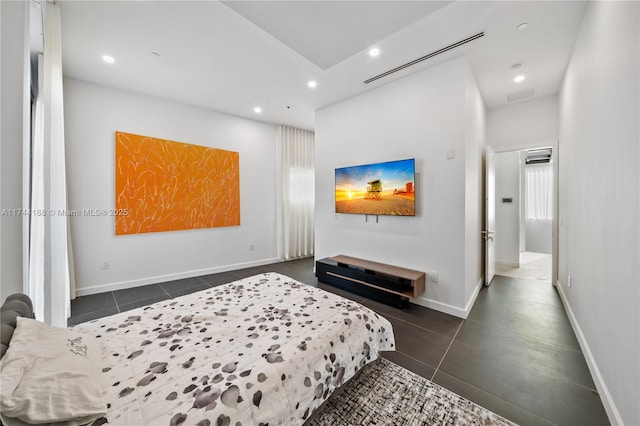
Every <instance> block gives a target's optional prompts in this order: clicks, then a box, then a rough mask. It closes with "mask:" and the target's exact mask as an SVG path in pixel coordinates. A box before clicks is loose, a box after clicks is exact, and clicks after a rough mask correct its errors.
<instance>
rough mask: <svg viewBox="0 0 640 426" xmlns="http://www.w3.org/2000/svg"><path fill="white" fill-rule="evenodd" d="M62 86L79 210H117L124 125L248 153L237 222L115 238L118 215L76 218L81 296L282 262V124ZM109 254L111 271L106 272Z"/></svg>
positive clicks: (72, 196) (72, 194)
mask: <svg viewBox="0 0 640 426" xmlns="http://www.w3.org/2000/svg"><path fill="white" fill-rule="evenodd" d="M64 84H65V92H64V96H65V126H66V128H65V131H66V139H67V167H68V182H69V203H70V208H71V209H100V208H113V207H114V202H115V201H114V193H115V172H114V170H115V166H114V161H115V136H114V133H115V131H116V130H119V131H124V132H128V133H135V134H141V135H147V136H154V137H158V138H163V139H169V140H174V141H179V142H185V143H191V144H195V145H203V146H211V147H215V148H221V149H226V150H233V151H238V152H239V153H240V208H241V212H240V226H239V227H224V228H210V229H196V230H186V231H173V232H159V233H148V234H139V235H125V236H116V235H115V221H114V218H113V217H72V218H71V232H72V239H73V245H74V255H75V269H76V281H77V284H76V286H77V287H78V289H79V292H78V293H79V294H80V295H82V294H90V293H95V292H102V291H107V290H111V289H114V288H123V287H131V286H137V285H142V284H147V283H152V282H160V281H165V280H170V279H177V278H182V277H186V276H194V275H200V274H204V273H211V272H218V271H222V270H228V269H236V268H240V267H246V266H250V265H255V264H263V263H270V262H273V261H274V260H275V257H276V246H275V241H276V240H275V225H276V219H275V212H276V209H275V201H274V200H275V134H276V126H274V125H270V124H264V123H260V122H257V121H252V120H247V119H243V118H238V117H233V116H229V115H224V114H220V113H217V112H213V111H208V110H203V109H199V108H195V107H191V106H187V105H183V104H178V103H173V102H169V101H165V100H161V99H157V98H152V97H148V96H143V95H138V94H134V93H130V92H125V91H120V90H115V89H110V88H106V87H101V86H97V85H93V84H88V83H84V82H80V81H76V80H71V79H65V81H64ZM249 244H254V245H255V250H254V251H251V252H250V251H249ZM103 259H108V260H110V263H111V267H110V268H109V269H106V270H103V269H101V261H102V260H103Z"/></svg>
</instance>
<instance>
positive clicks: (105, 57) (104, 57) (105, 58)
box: [102, 55, 116, 64]
mask: <svg viewBox="0 0 640 426" xmlns="http://www.w3.org/2000/svg"><path fill="white" fill-rule="evenodd" d="M102 60H103V61H105V62H106V63H108V64H113V63H114V62H115V61H116V60H115V59H114V58H113V56H111V55H102Z"/></svg>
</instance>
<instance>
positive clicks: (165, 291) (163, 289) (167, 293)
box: [158, 284, 173, 299]
mask: <svg viewBox="0 0 640 426" xmlns="http://www.w3.org/2000/svg"><path fill="white" fill-rule="evenodd" d="M158 286H160V288H161V289H162V291H164V293H165V294H166V295H167V296H169V299H173V296H172V295H170V294H169V292H168V291H167V290H166V289H165V288H164V287H162V284H158Z"/></svg>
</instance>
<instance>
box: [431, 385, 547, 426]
mask: <svg viewBox="0 0 640 426" xmlns="http://www.w3.org/2000/svg"><path fill="white" fill-rule="evenodd" d="M442 374H444V375H446V376H449V377H451V378H452V379H453V380H457V381H458V382H460V383H464V384H465V385H467V386H469V387H470V388H473V389H475V390H477V391H480V392H483V393H486V394H487V395H490V396H491V397H493V398H495V399H497V400H499V401H502V402H504V403H505V404H508V405H510V406H512V407H515V408H517V409H519V410H522V411H525V412H527V413H529V414H531V415H532V416H534V417H537V418H539V419H541V420H543V421H545V422H547V423H549V424H551V425H556V426H558V424H557V423H555V422H553V421H551V420H549V419H547V418H544V417H541V416H540V415H538V414H536V413H534V412H532V411H530V410H528V409H526V408H523V407H521V406H519V405H516V404H514V403H513V402H509V401H507V400H506V399H503V398H501V397H499V396H498V395H494V394H493V393H491V392H489V391H487V390H484V389H481V388H479V387H477V386H475V385H472V384H471V383H467V382H465V381H464V380H462V379H459V378H457V377H455V376H452V375H451V374H449V373H442ZM432 383H434V384H436V385H438V386H440V387H442V388H445V389H447V388H446V387H444V386H442V385H439V384H438V383H436V382H433V381H432ZM450 392H453V391H451V390H450ZM454 393H455V392H454ZM458 395H459V394H458ZM460 396H462V395H460ZM463 398H465V397H463ZM465 399H467V400H469V401H471V400H470V399H469V398H465ZM471 402H473V401H471ZM474 404H477V403H475V402H474ZM478 405H479V404H478ZM492 411H493V410H492ZM494 412H495V411H494ZM496 414H499V413H496ZM499 415H500V416H502V414H499ZM502 417H504V418H505V419H506V417H505V416H502ZM507 420H509V419H507Z"/></svg>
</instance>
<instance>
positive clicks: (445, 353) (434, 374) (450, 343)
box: [431, 320, 466, 382]
mask: <svg viewBox="0 0 640 426" xmlns="http://www.w3.org/2000/svg"><path fill="white" fill-rule="evenodd" d="M465 321H466V320H462V322H460V325H459V326H458V329H457V330H456V334H454V335H453V339H451V342H449V346H447V350H446V351H444V355H442V359H441V360H440V363H439V364H438V366H437V367H436V370H435V371H434V372H433V376H431V381H432V382H433V378H434V377H436V374H437V373H438V370H439V369H440V366H441V365H442V362H443V361H444V358H445V357H446V356H447V354H448V353H449V349H451V345H453V342H455V340H456V337H458V333H459V332H460V329H461V328H462V324H464V322H465Z"/></svg>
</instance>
